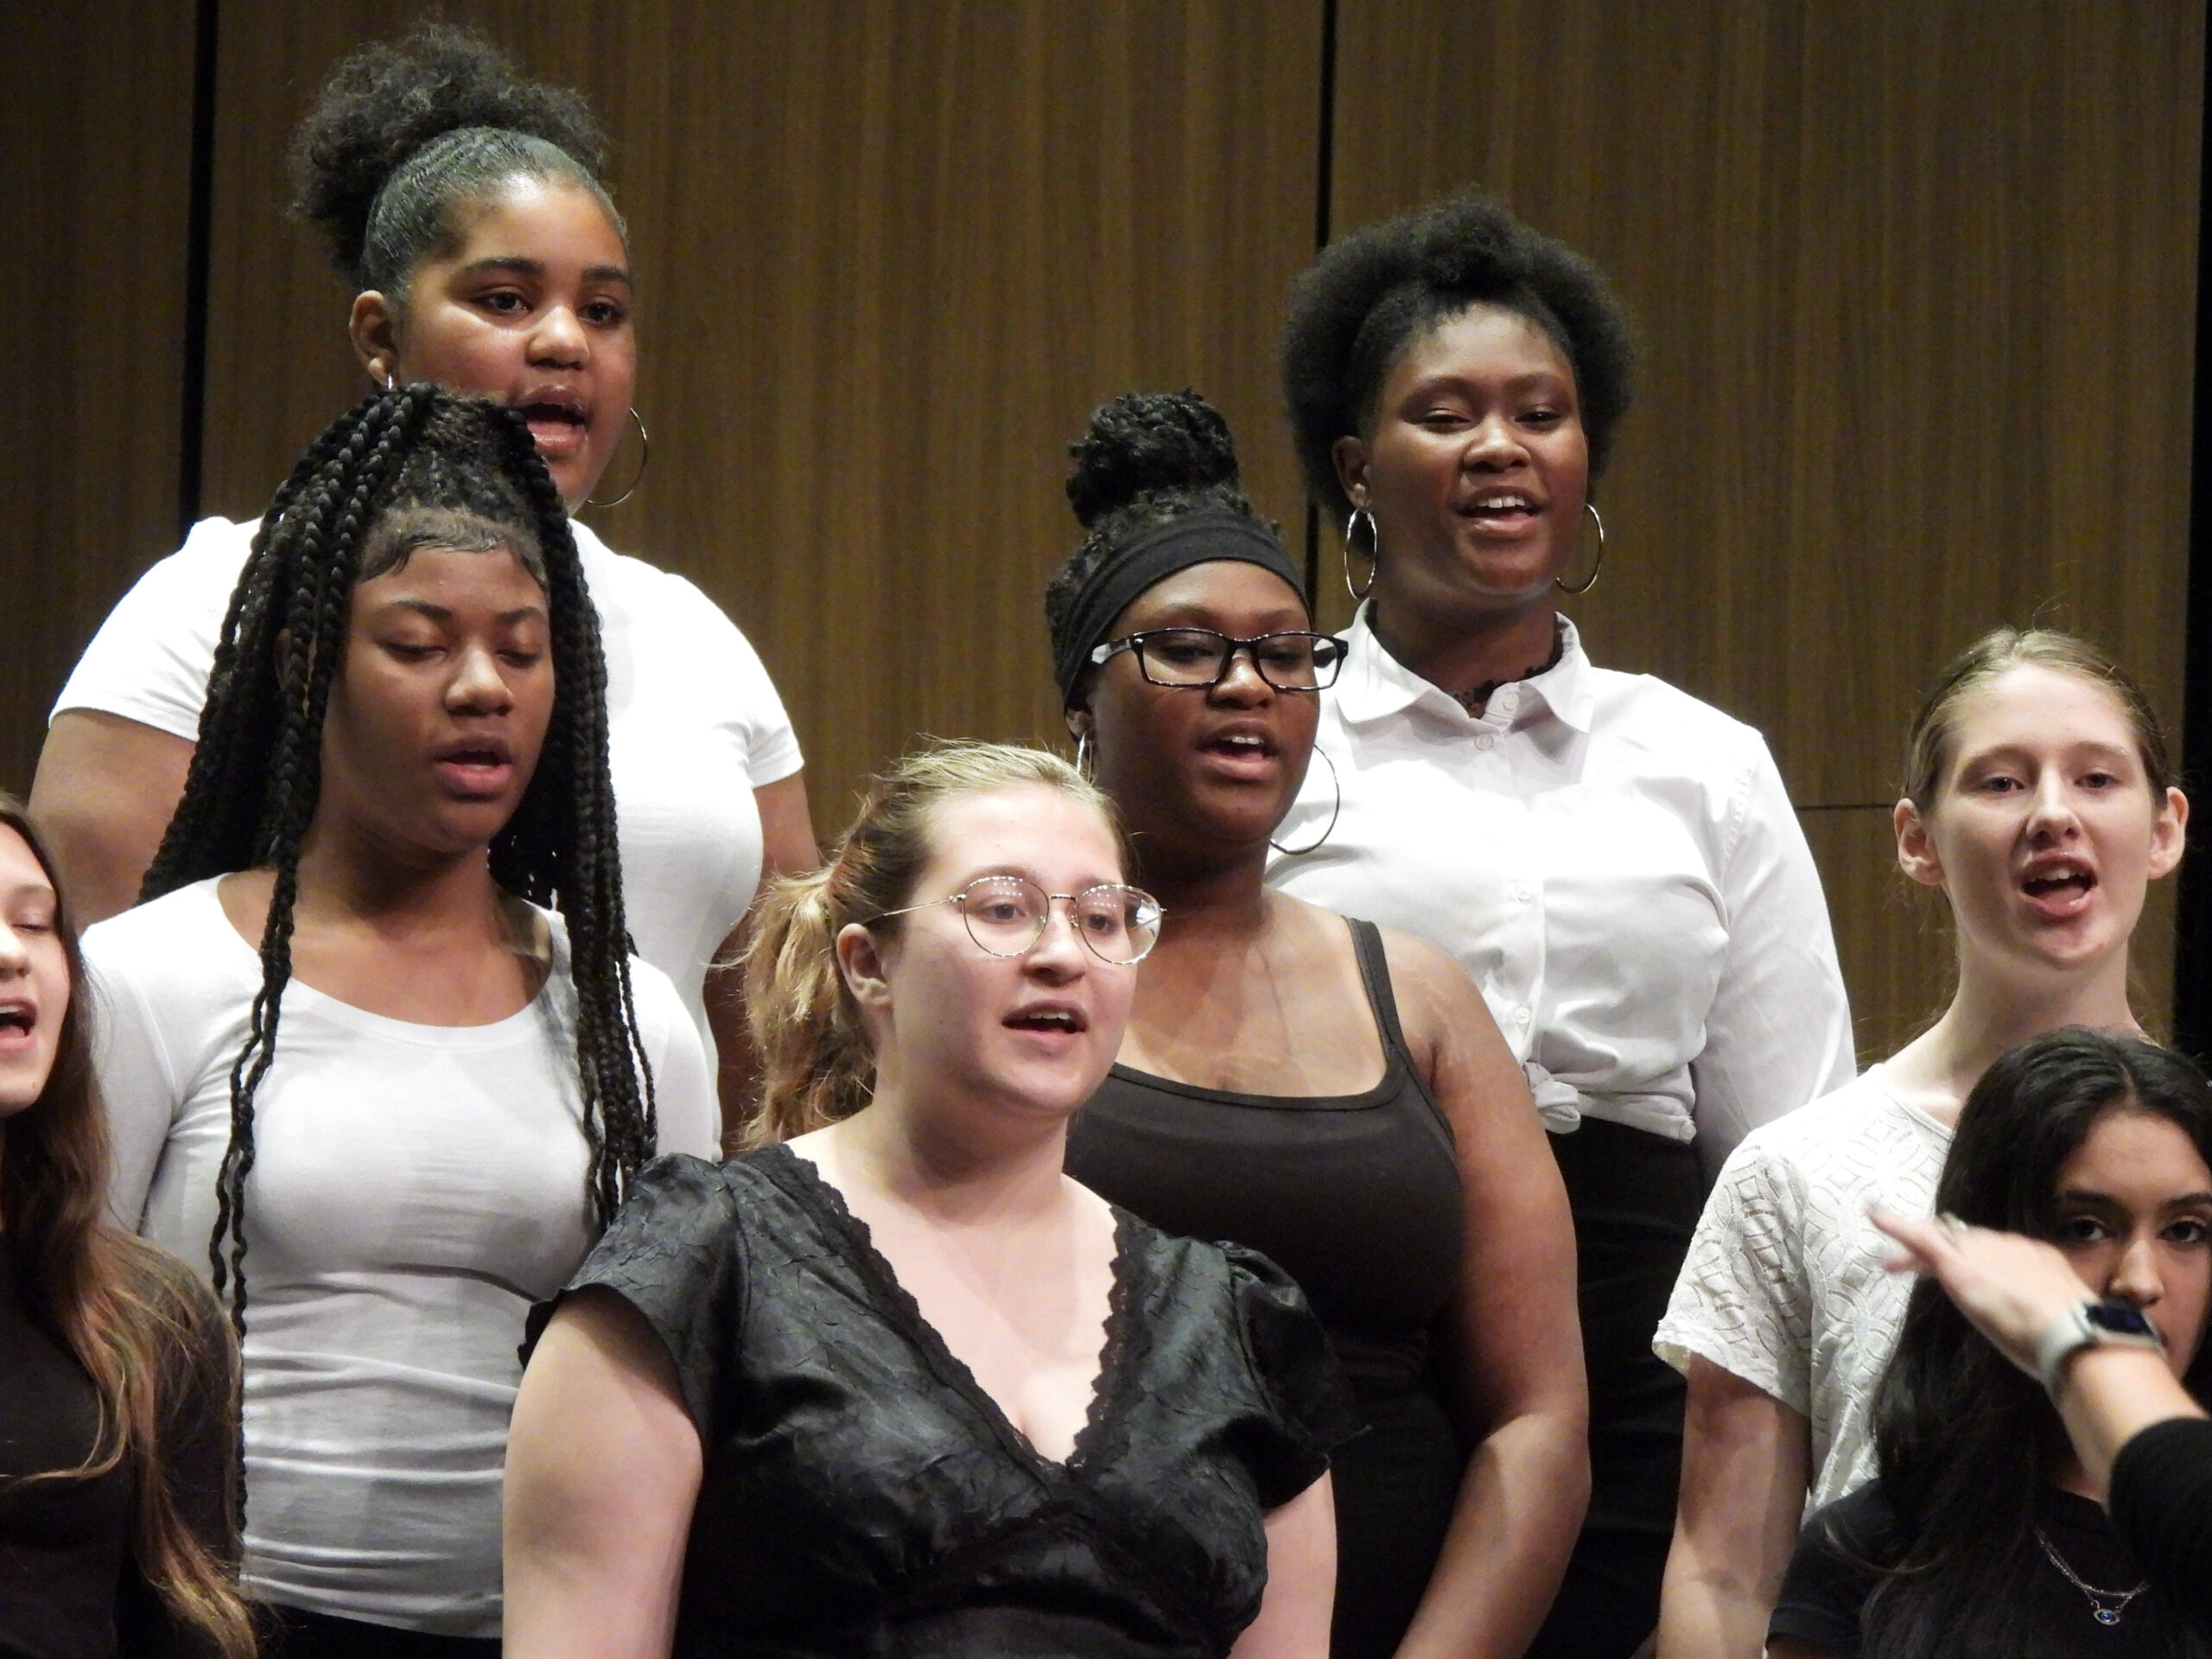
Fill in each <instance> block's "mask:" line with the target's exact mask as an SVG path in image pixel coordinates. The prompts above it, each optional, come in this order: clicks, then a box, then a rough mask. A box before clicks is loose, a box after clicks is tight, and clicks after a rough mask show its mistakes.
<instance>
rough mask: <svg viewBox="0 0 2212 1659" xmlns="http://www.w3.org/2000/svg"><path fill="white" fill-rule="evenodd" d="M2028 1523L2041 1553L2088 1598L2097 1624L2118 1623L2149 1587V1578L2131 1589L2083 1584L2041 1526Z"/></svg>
mask: <svg viewBox="0 0 2212 1659" xmlns="http://www.w3.org/2000/svg"><path fill="white" fill-rule="evenodd" d="M2029 1525H2030V1526H2031V1528H2032V1529H2034V1532H2035V1535H2036V1542H2037V1543H2039V1544H2041V1545H2042V1546H2043V1553H2044V1555H2045V1557H2047V1558H2048V1559H2049V1560H2050V1564H2051V1565H2052V1566H2053V1567H2056V1568H2057V1569H2058V1570H2059V1571H2060V1572H2061V1573H2064V1574H2065V1575H2066V1582H2067V1583H2069V1584H2070V1585H2072V1586H2074V1587H2075V1589H2076V1590H2079V1591H2080V1592H2082V1594H2083V1595H2085V1596H2087V1597H2088V1599H2089V1611H2090V1612H2091V1613H2092V1614H2093V1615H2094V1617H2095V1618H2096V1621H2097V1623H2098V1624H2119V1623H2120V1615H2121V1614H2122V1613H2124V1612H2126V1611H2127V1604H2128V1603H2129V1602H2131V1601H2133V1600H2134V1599H2135V1598H2136V1597H2138V1596H2139V1595H2141V1594H2142V1593H2143V1592H2145V1590H2148V1589H2149V1588H2150V1587H2151V1580H2148V1579H2145V1580H2143V1582H2142V1583H2140V1584H2139V1585H2137V1586H2135V1587H2134V1588H2133V1590H2100V1589H2098V1588H2097V1587H2096V1586H2094V1585H2093V1584H2084V1583H2083V1582H2082V1575H2081V1574H2080V1573H2076V1572H2075V1570H2074V1569H2073V1568H2072V1567H2069V1566H2067V1565H2066V1558H2065V1557H2064V1556H2063V1555H2061V1554H2059V1553H2058V1550H2057V1548H2056V1546H2055V1545H2053V1544H2052V1543H2051V1541H2050V1535H2048V1534H2046V1533H2045V1532H2044V1529H2042V1527H2040V1526H2037V1524H2036V1523H2035V1522H2029ZM2108 1601H2109V1602H2112V1603H2113V1604H2114V1605H2113V1606H2110V1607H2107V1606H2106V1605H2105V1603H2107V1602H2108Z"/></svg>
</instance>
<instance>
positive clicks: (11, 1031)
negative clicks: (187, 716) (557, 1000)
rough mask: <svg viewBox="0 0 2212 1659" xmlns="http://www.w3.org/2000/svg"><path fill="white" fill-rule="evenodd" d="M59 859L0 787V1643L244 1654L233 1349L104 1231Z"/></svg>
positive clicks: (168, 1277) (189, 1296)
mask: <svg viewBox="0 0 2212 1659" xmlns="http://www.w3.org/2000/svg"><path fill="white" fill-rule="evenodd" d="M83 978H84V976H83V972H82V964H81V963H80V962H79V958H78V955H77V945H76V935H75V933H74V931H73V930H72V928H71V926H70V918H69V916H68V914H67V909H66V907H65V906H64V905H63V903H62V899H61V892H60V882H59V880H57V879H56V878H55V875H54V864H53V861H52V860H51V859H50V858H49V857H48V855H47V852H46V849H45V848H44V847H42V846H41V844H40V842H39V838H38V836H37V834H36V833H35V831H34V830H33V829H32V828H31V825H30V821H29V818H28V817H25V816H24V813H23V809H22V806H21V805H20V804H18V803H17V802H16V800H15V799H13V798H11V797H9V796H6V795H0V1652H5V1653H9V1654H35V1655H39V1656H54V1659H118V1656H122V1659H142V1656H152V1659H186V1656H195V1659H198V1656H212V1659H251V1656H252V1654H253V1652H254V1638H253V1630H252V1626H251V1623H250V1622H249V1620H248V1618H247V1613H246V1607H245V1602H244V1600H243V1599H241V1598H240V1597H239V1595H238V1587H237V1585H236V1583H235V1581H234V1573H235V1570H236V1560H237V1543H238V1535H237V1533H236V1531H235V1529H233V1527H232V1459H233V1441H234V1439H235V1435H236V1428H235V1425H234V1422H233V1420H232V1411H233V1409H234V1395H235V1389H236V1387H237V1376H236V1360H237V1351H236V1349H235V1348H234V1347H233V1346H232V1342H231V1334H230V1332H229V1331H228V1330H227V1329H226V1326H225V1325H224V1323H223V1316H222V1311H221V1310H220V1309H219V1307H217V1306H216V1305H215V1302H214V1300H213V1298H212V1297H211V1296H209V1295H208V1294H207V1287H205V1286H203V1285H202V1284H200V1281H198V1280H196V1279H194V1278H193V1277H192V1276H191V1275H190V1274H188V1273H187V1272H186V1271H185V1270H184V1268H183V1267H182V1265H181V1263H179V1262H175V1261H174V1260H173V1259H171V1258H170V1257H169V1256H168V1255H164V1254H162V1252H161V1251H159V1250H157V1249H154V1248H153V1247H152V1246H151V1245H149V1244H145V1243H141V1242H140V1241H139V1240H137V1239H136V1238H134V1237H132V1236H130V1234H128V1233H125V1232H123V1231H120V1230H118V1229H116V1228H114V1227H112V1226H111V1225H109V1224H107V1223H106V1222H105V1220H104V1218H103V1211H104V1208H105V1203H106V1191H105V1189H106V1184H107V1151H108V1147H107V1126H106V1122H105V1119H104V1118H103V1117H102V1116H101V1114H100V1108H99V1096H98V1094H97V1092H96V1090H95V1089H94V1087H93V1082H92V1053H91V1044H90V1040H89V1038H88V1036H87V1033H88V1031H89V1029H90V1027H91V1023H92V1010H91V1006H90V1004H91V998H90V997H89V996H88V995H86V992H85V988H84V985H83Z"/></svg>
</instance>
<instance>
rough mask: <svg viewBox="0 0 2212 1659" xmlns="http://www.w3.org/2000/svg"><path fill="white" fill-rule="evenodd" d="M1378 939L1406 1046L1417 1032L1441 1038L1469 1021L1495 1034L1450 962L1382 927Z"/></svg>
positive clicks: (1485, 1010)
mask: <svg viewBox="0 0 2212 1659" xmlns="http://www.w3.org/2000/svg"><path fill="white" fill-rule="evenodd" d="M1382 934H1383V961H1384V962H1385V963H1388V964H1389V969H1390V990H1391V994H1392V995H1394V996H1395V997H1396V999H1397V1002H1398V1020H1399V1022H1400V1023H1401V1024H1402V1025H1403V1026H1404V1027H1405V1028H1406V1038H1407V1040H1408V1041H1409V1042H1411V1041H1415V1040H1418V1037H1417V1033H1423V1034H1427V1035H1429V1036H1432V1037H1441V1036H1443V1035H1445V1034H1446V1033H1451V1032H1454V1031H1457V1030H1459V1029H1461V1028H1462V1027H1464V1026H1465V1024H1466V1022H1468V1021H1469V1020H1472V1021H1473V1022H1474V1023H1475V1026H1476V1028H1477V1029H1478V1030H1483V1031H1485V1032H1487V1033H1490V1034H1492V1035H1494V1034H1495V1033H1496V1022H1495V1021H1494V1020H1491V1013H1490V1005H1489V1004H1488V1003H1486V1002H1484V1001H1483V995H1482V993H1481V992H1480V991H1479V990H1478V989H1477V988H1475V982H1474V981H1473V980H1471V979H1470V978H1469V977H1468V976H1467V970H1466V969H1464V968H1462V967H1461V966H1460V965H1459V962H1458V960H1457V959H1456V958H1455V957H1452V955H1451V954H1450V953H1449V952H1447V951H1446V950H1443V949H1442V948H1440V946H1437V945H1433V944H1430V943H1429V942H1428V941H1427V939H1424V938H1418V937H1416V936H1415V935H1414V934H1411V933H1402V932H1400V931H1398V930H1397V929H1396V928H1394V927H1386V928H1383V930H1382Z"/></svg>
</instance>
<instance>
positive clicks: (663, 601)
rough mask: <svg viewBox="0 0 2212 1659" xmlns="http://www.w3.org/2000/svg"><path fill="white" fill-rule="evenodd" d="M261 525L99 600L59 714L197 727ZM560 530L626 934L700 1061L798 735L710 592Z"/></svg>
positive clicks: (181, 553) (196, 730) (231, 527)
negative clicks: (93, 629) (591, 667)
mask: <svg viewBox="0 0 2212 1659" xmlns="http://www.w3.org/2000/svg"><path fill="white" fill-rule="evenodd" d="M257 527H258V526H257V524H251V523H249V524H233V523H232V521H231V520H229V519H227V518H208V519H203V520H202V521H201V522H200V523H199V524H195V525H194V526H193V529H192V533H191V535H190V536H188V537H187V538H186V540H185V543H184V545H183V547H181V549H179V550H177V551H176V552H175V553H173V554H171V555H170V556H168V557H167V558H165V559H163V560H162V561H161V562H160V563H157V564H156V565H155V566H154V567H153V568H152V569H149V571H147V572H146V574H145V575H143V576H142V577H140V578H139V580H138V582H137V586H135V587H134V588H131V590H130V592H129V593H128V594H124V597H123V599H122V600H121V601H119V602H118V604H117V606H116V607H115V609H114V610H113V611H112V612H111V613H109V615H108V618H107V620H106V621H105V622H104V623H103V624H102V625H101V626H100V630H99V633H97V634H96V635H94V636H93V639H92V644H91V645H88V646H87V647H86V650H85V654H84V656H83V658H81V659H79V662H78V664H77V666H76V669H75V671H73V673H72V674H71V675H70V677H69V680H68V683H67V684H66V685H64V686H63V687H62V690H61V695H60V697H59V698H58V699H57V700H56V701H55V702H54V713H55V714H60V713H62V712H63V711H65V710H67V709H96V710H100V711H103V712H105V713H108V714H113V715H123V716H124V718H126V719H130V720H135V721H139V722H141V723H142V724H143V725H147V726H151V727H153V728H156V730H158V731H164V732H168V733H170V734H174V735H175V736H177V737H181V738H185V739H187V740H188V741H196V740H197V739H198V737H199V735H200V706H201V704H202V703H203V702H206V700H207V675H208V671H209V670H210V669H211V668H212V667H213V664H214V660H215V645H216V641H217V640H218V639H219V637H220V636H221V633H222V627H223V614H224V611H225V609H226V607H227V606H228V605H229V603H230V598H231V591H232V588H235V587H236V586H237V585H238V574H239V571H240V570H241V569H243V567H244V566H245V558H246V554H247V551H248V550H249V548H250V547H251V543H252V540H253V533H254V531H255V530H256V529H257ZM569 527H570V528H571V529H572V530H573V531H575V537H576V548H577V551H578V552H579V553H580V554H581V555H582V560H583V568H584V579H585V582H586V583H587V584H588V587H589V588H590V590H591V597H592V602H593V603H594V605H595V606H597V607H598V609H599V616H600V632H601V638H602V639H603V641H604V646H605V651H606V655H607V750H608V761H609V766H610V767H611V769H612V772H613V780H614V798H615V813H616V817H617V819H618V821H619V823H620V835H621V840H622V891H623V903H624V906H625V908H626V912H627V915H628V920H629V925H630V934H631V937H632V939H633V940H634V941H635V942H636V944H637V948H638V954H639V956H641V957H644V958H645V960H646V961H647V962H650V963H652V964H653V966H655V967H656V968H658V969H660V970H661V971H662V972H663V973H664V974H666V975H667V976H669V977H670V978H671V980H673V981H674V982H675V983H676V988H677V993H678V994H679V995H681V996H682V997H683V1004H684V1007H686V1008H687V1009H688V1010H689V1011H690V1014H691V1017H692V1021H693V1023H694V1025H696V1027H697V1028H698V1031H699V1035H700V1040H701V1041H702V1043H704V1044H705V1045H706V1048H707V1053H708V1056H709V1061H710V1063H711V1061H712V1058H713V1056H714V1037H713V1033H711V1032H710V1031H709V1029H708V1027H707V1020H706V1001H705V987H706V974H707V968H708V965H709V963H711V962H712V961H713V960H714V957H715V951H716V950H717V949H718V948H719V947H720V946H721V943H722V941H723V940H724V939H725V938H728V935H729V932H730V931H731V930H732V929H733V928H734V927H735V926H736V925H737V923H738V920H739V918H741V917H742V916H743V915H744V914H745V911H746V906H748V905H750V904H751V903H752V902H753V892H754V890H755V889H756V888H757V887H759V886H760V867H761V859H762V854H763V838H762V834H761V829H760V810H759V808H758V806H757V805H756V804H755V803H754V801H753V791H754V790H756V789H758V788H760V787H761V786H762V785H766V784H772V783H775V782H777V781H779V779H785V778H788V777H790V776H791V774H792V773H794V772H797V771H798V769H799V766H800V765H801V757H800V754H799V748H798V738H797V737H796V736H795V735H794V734H793V733H792V731H791V721H790V719H789V717H788V716H787V715H785V712H784V705H783V702H782V700H781V699H780V698H779V697H778V696H777V695H776V688H775V686H774V685H773V684H772V683H771V682H770V680H769V678H768V673H767V671H766V669H765V668H764V667H763V666H762V665H761V663H760V657H759V655H758V654H757V653H756V652H754V651H753V647H752V646H751V645H749V644H748V643H747V641H746V639H745V636H744V635H743V634H741V633H740V632H738V631H737V629H736V628H735V627H734V626H733V625H732V624H731V622H730V620H729V619H728V617H726V616H724V615H723V614H722V613H721V610H720V609H719V608H718V607H716V606H715V603H714V601H712V600H709V598H708V597H707V596H706V595H705V594H702V593H701V592H700V591H699V590H698V588H696V587H694V586H693V585H692V584H691V583H690V582H687V581H685V580H684V579H683V577H682V576H678V575H671V574H670V573H669V572H667V571H665V570H660V569H655V568H654V567H653V566H652V565H650V564H647V563H645V562H644V561H643V560H641V559H633V558H630V557H628V556H625V555H623V554H620V553H616V552H614V551H613V550H611V549H609V548H608V547H607V543H604V542H602V541H601V540H600V538H599V537H598V536H597V535H596V534H595V533H594V531H592V529H591V528H590V526H589V525H588V524H581V523H575V522H572V523H571V524H570V526H569Z"/></svg>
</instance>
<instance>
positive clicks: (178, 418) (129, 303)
mask: <svg viewBox="0 0 2212 1659" xmlns="http://www.w3.org/2000/svg"><path fill="white" fill-rule="evenodd" d="M194 10H195V9H194V5H193V4H192V3H191V0H147V3H145V4H143V5H139V6H133V7H130V8H128V9H125V10H117V9H112V8H108V9H94V8H78V7H55V6H44V7H37V6H24V7H14V8H10V10H9V12H8V17H7V25H6V33H5V41H4V44H0V156H5V157H6V158H7V168H8V184H7V188H5V189H4V190H0V240H4V242H5V244H6V245H7V246H8V247H10V249H12V250H14V253H15V257H14V258H13V259H12V260H11V262H10V264H11V270H10V276H9V288H10V294H11V296H12V305H11V310H12V312H13V314H14V316H15V320H16V327H14V328H13V330H11V333H10V343H9V364H8V378H9V391H8V395H7V396H6V397H0V501H4V502H5V503H6V512H5V513H4V515H0V788H6V789H10V790H13V791H16V793H18V794H22V793H26V792H28V791H29V788H30V782H31V771H32V767H33V766H34V765H35V761H36V760H37V756H38V747H39V744H40V741H41V740H42V738H43V737H44V735H45V730H46V712H47V710H48V709H49V708H50V707H51V706H52V705H53V702H54V693H55V692H57V691H59V690H60V689H61V682H62V680H63V679H64V678H65V677H67V674H68V671H69V668H70V665H71V664H73V663H74V662H75V661H76V659H77V654H78V652H79V651H81V650H82V649H83V648H84V645H85V642H86V640H87V639H90V638H91V637H92V630H93V629H94V628H95V627H97V626H99V620H100V619H101V618H102V617H103V616H105V615H106V613H107V608H108V607H109V606H110V605H111V603H113V602H114V600H115V598H116V596H117V595H118V594H120V593H121V592H122V591H123V590H124V588H126V587H128V586H129V585H130V581H131V579H132V578H133V577H134V576H135V575H137V572H138V569H140V567H141V566H143V564H144V563H145V562H146V560H147V559H148V557H149V556H150V555H151V553H152V552H153V551H154V550H156V549H159V548H162V547H165V546H166V545H168V544H169V543H172V542H173V541H174V540H175V534H176V525H177V486H178V477H179V473H180V461H179V454H178V442H179V437H178V435H179V429H180V428H181V423H182V411H183V408H184V397H183V392H182V391H181V381H182V375H183V369H184V350H185V333H184V327H185V281H186V270H187V258H186V254H187V248H186V241H187V233H188V232H187V218H188V211H189V201H190V197H189V194H188V174H189V167H190V162H191V156H192V60H193V39H194V35H193V27H194Z"/></svg>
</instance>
